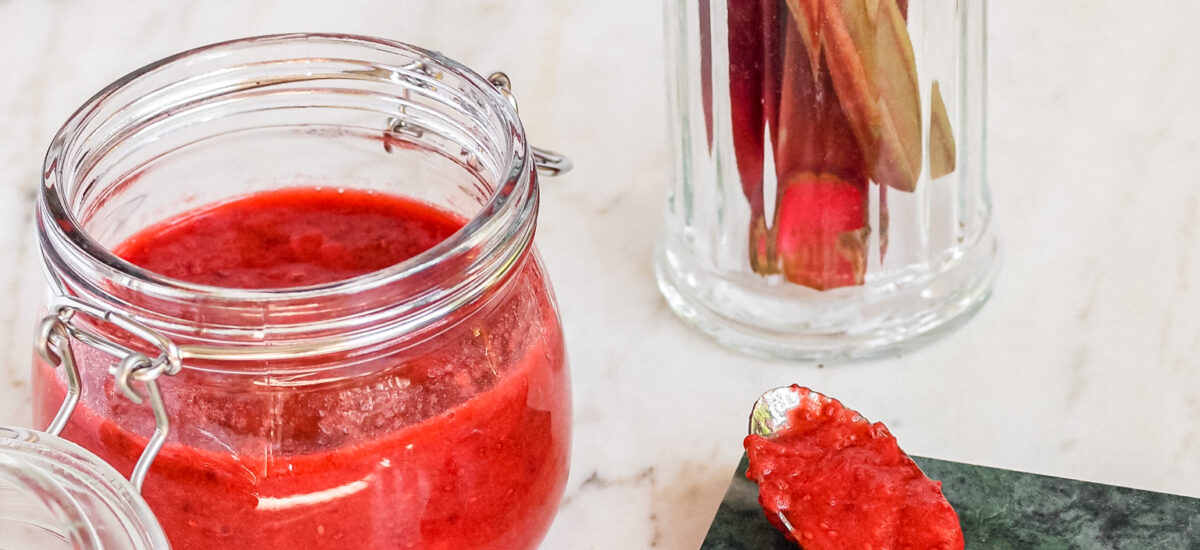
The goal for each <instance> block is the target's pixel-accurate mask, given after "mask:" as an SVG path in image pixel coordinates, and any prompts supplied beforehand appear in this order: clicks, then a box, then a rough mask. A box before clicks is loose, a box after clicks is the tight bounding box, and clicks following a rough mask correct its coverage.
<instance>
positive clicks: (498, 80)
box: [383, 61, 575, 177]
mask: <svg viewBox="0 0 1200 550" xmlns="http://www.w3.org/2000/svg"><path fill="white" fill-rule="evenodd" d="M401 69H402V70H405V71H413V72H416V73H419V74H423V75H425V76H426V77H428V79H430V80H433V81H437V80H441V74H440V73H432V72H430V71H429V68H428V67H427V66H426V65H425V63H424V62H423V61H414V62H412V63H409V64H407V65H405V66H404V67H401ZM389 76H390V77H391V78H399V73H393V74H390V75H389ZM406 80H409V81H410V83H412V84H413V85H416V86H422V87H431V85H430V84H429V83H428V82H423V81H421V80H416V79H406ZM487 81H488V83H489V84H491V85H492V86H493V87H495V88H496V91H498V92H500V95H501V96H503V97H504V99H505V100H507V101H508V104H509V105H512V108H513V111H516V112H517V113H520V108H519V107H518V106H517V97H516V96H514V95H513V93H512V79H510V78H509V77H508V75H507V74H505V73H503V72H501V71H496V72H494V73H492V74H490V75H488V77H487ZM402 97H403V98H404V100H405V101H408V100H409V98H410V96H409V91H408V89H405V90H404V91H403V92H402ZM404 115H405V107H403V106H401V107H400V116H395V117H392V118H390V119H389V120H388V122H387V130H386V131H385V132H386V133H385V136H384V140H383V149H384V150H385V151H387V152H389V153H390V152H392V143H391V141H390V140H389V139H387V135H386V134H387V133H391V134H408V135H412V136H415V137H421V135H422V134H423V133H424V131H425V130H424V128H421V127H419V126H417V125H414V124H412V123H411V122H409V121H407V120H405V119H406V117H405V116H404ZM529 150H530V153H531V154H532V155H533V164H534V166H536V167H537V170H538V173H540V174H544V175H546V176H550V177H554V176H559V175H562V174H565V173H567V172H570V171H571V169H572V168H574V167H575V163H573V162H571V159H569V158H567V157H566V155H563V154H561V153H556V152H554V151H551V150H549V149H543V148H541V147H537V146H534V145H530V146H529Z"/></svg>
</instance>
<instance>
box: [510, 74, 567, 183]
mask: <svg viewBox="0 0 1200 550" xmlns="http://www.w3.org/2000/svg"><path fill="white" fill-rule="evenodd" d="M488 82H490V83H491V84H492V86H495V87H496V90H497V91H499V92H500V95H502V96H504V99H507V100H508V103H509V104H510V105H512V108H513V110H514V111H517V112H518V113H519V112H520V111H521V109H520V107H518V106H517V96H515V95H513V93H512V79H510V78H509V77H508V75H507V74H504V73H503V72H500V71H496V72H494V73H492V74H490V75H488ZM529 149H530V151H532V152H533V163H534V165H535V166H537V169H538V172H541V173H543V174H545V175H547V176H557V175H560V174H565V173H567V172H570V171H571V169H572V168H574V167H575V163H573V162H571V159H569V158H567V157H566V156H564V155H562V154H560V153H555V152H554V151H551V150H549V149H543V148H541V147H536V146H533V145H531V146H529Z"/></svg>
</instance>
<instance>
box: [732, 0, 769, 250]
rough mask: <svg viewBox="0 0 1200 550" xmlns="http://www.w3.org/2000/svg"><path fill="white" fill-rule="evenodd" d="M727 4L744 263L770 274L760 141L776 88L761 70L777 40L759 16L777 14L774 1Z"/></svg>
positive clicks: (747, 0) (765, 68)
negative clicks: (746, 216)
mask: <svg viewBox="0 0 1200 550" xmlns="http://www.w3.org/2000/svg"><path fill="white" fill-rule="evenodd" d="M728 7H729V12H728V23H729V25H728V26H729V99H730V107H731V110H732V125H733V148H734V154H735V157H736V159H737V169H738V176H739V177H740V179H741V183H742V192H743V193H744V194H745V195H746V199H747V200H748V201H749V203H750V243H749V256H750V258H749V259H750V266H751V268H752V269H753V270H754V271H755V272H756V273H761V274H770V273H775V272H776V271H777V270H778V268H777V263H776V259H775V253H774V243H773V242H771V241H772V239H769V238H768V235H767V224H766V218H765V212H764V202H763V190H762V185H763V145H764V143H763V142H764V136H765V134H766V109H765V103H768V102H767V101H765V98H767V97H768V95H770V94H773V93H777V92H768V90H767V88H768V86H767V83H768V82H772V81H773V79H772V77H771V76H769V75H768V74H767V72H768V60H769V59H770V58H769V57H768V56H767V55H766V53H765V52H767V49H768V48H769V47H771V46H772V45H773V44H776V40H777V39H776V38H774V37H773V36H771V35H772V33H773V29H774V27H766V28H764V26H763V21H764V20H765V19H766V18H770V17H777V15H775V14H777V11H778V0H729V1H728ZM776 51H778V48H777V47H776ZM776 55H777V54H776Z"/></svg>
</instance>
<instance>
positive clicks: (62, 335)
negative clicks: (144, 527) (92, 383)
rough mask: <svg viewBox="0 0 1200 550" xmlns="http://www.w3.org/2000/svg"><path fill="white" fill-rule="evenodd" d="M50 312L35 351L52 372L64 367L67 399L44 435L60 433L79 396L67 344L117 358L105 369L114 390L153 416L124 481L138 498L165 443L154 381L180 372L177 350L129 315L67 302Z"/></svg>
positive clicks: (163, 414) (163, 411)
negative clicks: (123, 340)
mask: <svg viewBox="0 0 1200 550" xmlns="http://www.w3.org/2000/svg"><path fill="white" fill-rule="evenodd" d="M50 310H51V312H50V314H48V315H46V316H45V317H44V318H42V321H41V323H40V324H39V325H38V334H37V339H36V343H35V345H36V347H37V352H38V355H40V356H41V357H42V359H45V360H46V361H47V362H48V363H49V364H50V365H51V366H53V367H54V368H58V367H63V368H64V369H65V370H66V377H67V395H66V397H65V398H64V399H63V404H62V406H60V407H59V409H58V413H57V414H55V415H54V420H52V421H51V422H50V427H49V428H47V430H46V431H47V432H49V433H50V434H52V435H59V434H60V433H62V430H63V428H64V427H66V425H67V421H68V420H69V419H70V417H71V413H72V412H74V411H75V406H76V405H78V404H79V396H80V394H81V393H82V391H83V384H82V383H81V382H80V377H79V367H78V365H76V363H75V354H74V352H72V351H71V339H72V338H74V339H75V340H77V341H79V342H81V343H83V344H87V345H90V346H92V347H95V348H96V349H99V350H101V351H103V352H105V353H107V354H109V355H112V356H113V357H116V358H117V362H116V363H114V364H113V365H112V366H111V367H110V368H109V374H111V375H112V376H113V377H114V378H116V384H117V388H118V389H120V390H121V393H123V394H125V397H126V398H128V399H129V400H130V401H133V402H134V403H137V404H139V405H140V404H142V403H145V402H146V401H147V400H148V401H149V405H150V408H151V410H153V411H154V434H153V435H151V436H150V439H149V441H147V443H146V448H145V449H144V450H143V451H142V455H141V456H140V457H139V458H138V461H137V464H136V465H134V468H133V474H132V475H130V476H129V481H130V482H131V483H133V486H134V487H135V488H137V490H138V491H139V492H140V491H141V490H142V483H143V482H145V480H146V473H147V472H148V471H149V470H150V465H151V464H152V463H153V462H154V458H155V457H156V456H158V452H159V451H160V450H162V446H163V444H164V443H165V442H166V440H167V431H168V429H169V428H170V419H169V418H168V416H167V408H166V405H165V404H164V403H163V397H162V392H161V391H160V390H159V387H158V377H159V376H162V375H163V374H167V375H174V374H177V373H178V372H179V371H180V369H181V368H183V364H182V358H181V354H180V351H179V347H178V346H176V345H175V343H174V342H172V341H171V340H170V339H169V338H167V337H166V336H164V335H163V334H162V333H159V332H158V331H155V330H154V329H151V328H150V327H148V326H146V325H145V324H143V323H141V322H138V321H136V320H134V319H133V318H132V317H129V316H128V315H125V314H122V313H118V312H115V311H109V310H106V309H102V308H99V307H96V306H94V305H91V304H88V303H86V302H84V301H82V300H79V299H77V298H74V297H71V296H58V297H56V298H55V299H54V300H53V301H51V303H50ZM81 315H82V316H84V317H86V318H87V319H88V320H89V321H91V322H93V323H103V324H108V325H111V326H113V327H116V328H118V329H120V330H122V331H125V332H127V333H129V334H131V335H133V336H134V337H136V338H138V339H140V340H142V341H144V342H146V343H148V344H149V345H150V346H151V347H153V348H154V349H155V350H157V352H158V353H157V354H156V355H155V357H154V358H151V357H150V356H148V355H146V354H144V353H142V352H140V351H137V350H134V349H130V348H128V347H125V346H124V345H122V344H118V343H116V342H113V341H112V340H110V339H109V338H107V337H105V336H103V335H101V334H98V333H96V332H94V331H93V330H91V329H89V328H87V327H86V326H84V325H83V324H80V323H78V322H77V321H78V317H79V316H81ZM135 382H140V383H141V385H142V387H143V388H145V391H144V392H143V391H140V390H138V388H137V387H135V385H134V383H135Z"/></svg>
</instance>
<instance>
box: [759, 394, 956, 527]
mask: <svg viewBox="0 0 1200 550" xmlns="http://www.w3.org/2000/svg"><path fill="white" fill-rule="evenodd" d="M791 390H792V391H793V392H795V393H796V394H797V395H798V396H799V398H800V403H799V404H798V405H797V406H796V407H795V408H794V409H792V410H791V411H790V412H789V413H788V424H787V426H786V427H784V428H783V429H780V430H779V431H777V432H775V433H774V434H773V435H772V436H771V437H763V436H760V435H751V436H748V437H747V438H746V440H745V446H746V454H747V456H748V457H749V460H750V466H749V468H748V469H747V470H746V477H749V478H750V479H753V480H754V481H755V482H757V483H758V493H759V502H760V503H761V504H762V507H763V510H764V511H765V512H766V515H767V519H769V520H771V523H773V524H775V526H776V527H778V528H779V529H780V530H781V531H783V532H784V533H785V534H786V535H787V536H788V538H789V539H791V540H793V541H795V542H796V543H798V544H800V546H802V547H803V548H804V549H805V550H843V549H850V548H854V549H876V550H882V549H885V548H886V549H893V550H962V548H963V544H964V543H963V534H962V529H961V528H960V527H959V523H958V515H956V514H955V513H954V508H952V507H951V506H950V503H949V502H947V501H946V498H945V497H944V496H942V490H941V483H938V482H936V481H933V480H931V479H929V478H928V477H925V474H923V473H922V472H921V469H920V468H918V467H917V465H916V463H915V462H913V460H912V459H911V458H909V457H908V455H906V454H904V451H902V450H900V447H899V446H898V445H897V444H896V438H895V437H893V436H892V434H891V433H890V432H888V429H887V427H885V426H884V425H883V424H881V423H878V422H877V423H875V424H872V423H870V422H868V421H867V420H866V419H864V418H863V417H862V416H860V415H859V414H858V413H857V412H855V411H853V410H850V409H847V408H846V407H845V406H843V405H842V403H841V402H839V401H837V400H836V399H831V398H829V397H826V396H824V395H821V394H819V393H816V392H813V391H811V390H809V389H808V388H802V387H799V386H792V388H791Z"/></svg>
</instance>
